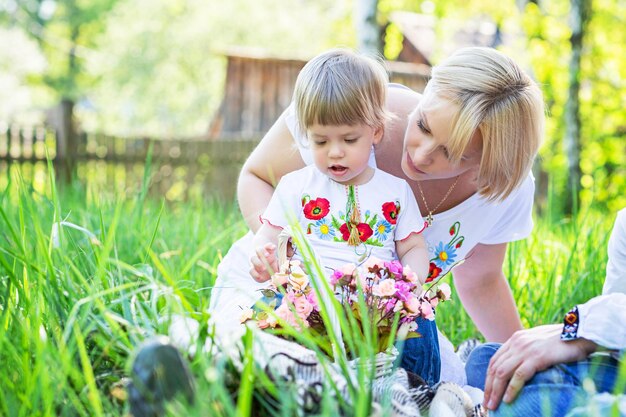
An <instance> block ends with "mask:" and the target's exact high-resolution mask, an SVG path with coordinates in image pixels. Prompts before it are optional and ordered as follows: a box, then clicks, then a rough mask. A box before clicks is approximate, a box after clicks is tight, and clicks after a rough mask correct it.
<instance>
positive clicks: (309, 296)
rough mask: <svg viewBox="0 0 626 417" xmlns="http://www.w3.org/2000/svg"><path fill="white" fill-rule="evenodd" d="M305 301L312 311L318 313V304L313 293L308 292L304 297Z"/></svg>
mask: <svg viewBox="0 0 626 417" xmlns="http://www.w3.org/2000/svg"><path fill="white" fill-rule="evenodd" d="M306 299H307V301H308V302H309V303H310V304H311V305H312V306H313V310H315V311H320V304H319V301H317V295H316V294H315V291H310V292H309V293H308V294H307V296H306Z"/></svg>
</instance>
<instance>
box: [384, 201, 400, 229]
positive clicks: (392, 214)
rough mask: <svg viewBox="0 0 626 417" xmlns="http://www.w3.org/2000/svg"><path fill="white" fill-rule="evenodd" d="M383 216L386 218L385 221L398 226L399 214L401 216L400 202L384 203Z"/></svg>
mask: <svg viewBox="0 0 626 417" xmlns="http://www.w3.org/2000/svg"><path fill="white" fill-rule="evenodd" d="M382 208H383V216H385V219H386V220H387V221H388V222H389V223H391V224H396V221H397V220H398V214H400V203H399V202H398V201H396V202H395V203H394V202H387V203H384V204H383V206H382Z"/></svg>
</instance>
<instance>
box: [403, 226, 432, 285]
mask: <svg viewBox="0 0 626 417" xmlns="http://www.w3.org/2000/svg"><path fill="white" fill-rule="evenodd" d="M396 252H398V258H399V259H400V262H401V263H402V265H408V266H410V267H411V270H412V271H413V272H415V273H416V274H417V277H418V278H419V280H420V284H424V282H426V277H427V276H428V252H427V251H426V241H425V240H424V236H422V235H421V234H418V233H411V234H410V235H409V237H407V238H406V239H404V240H398V241H396Z"/></svg>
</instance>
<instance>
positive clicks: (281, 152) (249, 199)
mask: <svg viewBox="0 0 626 417" xmlns="http://www.w3.org/2000/svg"><path fill="white" fill-rule="evenodd" d="M300 168H304V161H302V158H301V157H300V152H298V148H297V146H296V144H295V142H294V138H293V136H292V135H291V132H289V129H288V128H287V125H286V123H285V113H283V114H282V115H281V116H280V117H279V118H278V120H277V121H276V122H275V123H274V125H273V126H272V127H271V128H270V130H269V131H268V132H267V134H266V135H265V136H264V137H263V139H261V142H259V144H258V145H257V147H256V148H255V149H254V150H253V151H252V153H251V154H250V156H249V157H248V159H247V160H246V162H245V163H244V165H243V167H242V168H241V173H240V174H239V180H238V182H237V200H238V202H239V209H240V210H241V214H242V215H243V218H244V220H245V221H246V223H247V224H248V226H249V227H250V229H251V230H252V232H256V231H257V230H258V229H259V228H260V227H261V223H260V222H259V216H260V215H261V214H263V211H265V208H266V207H267V204H268V203H269V201H270V198H271V197H272V193H273V192H274V185H275V184H277V183H278V181H280V179H281V178H282V176H283V175H285V174H287V173H289V172H292V171H295V170H297V169H300Z"/></svg>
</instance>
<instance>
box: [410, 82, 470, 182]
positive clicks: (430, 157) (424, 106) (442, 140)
mask: <svg viewBox="0 0 626 417" xmlns="http://www.w3.org/2000/svg"><path fill="white" fill-rule="evenodd" d="M458 110H459V106H458V105H457V104H455V103H453V102H451V101H449V100H447V99H443V98H438V97H437V96H435V95H433V94H428V95H425V96H423V97H422V100H421V101H420V103H419V105H418V106H417V108H416V109H415V110H414V111H413V112H412V113H411V114H410V115H409V120H408V124H407V128H406V132H405V135H404V149H403V152H402V170H403V171H404V173H405V174H406V176H407V177H409V178H411V179H413V180H417V181H422V180H429V179H444V178H452V177H456V176H457V175H460V174H463V173H464V172H467V171H469V170H472V169H477V168H478V167H479V165H480V158H481V155H482V141H481V138H480V133H479V132H476V133H475V134H474V136H473V137H472V140H471V142H470V144H469V146H467V148H466V149H465V152H463V155H462V156H461V160H460V161H459V162H458V163H456V164H453V163H452V162H450V159H449V157H448V156H449V155H448V148H447V144H448V141H449V138H450V134H451V133H452V121H453V118H454V115H456V114H457V112H458Z"/></svg>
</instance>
